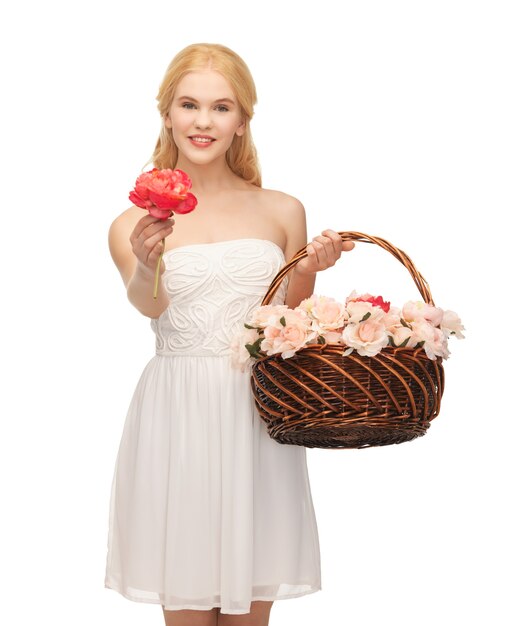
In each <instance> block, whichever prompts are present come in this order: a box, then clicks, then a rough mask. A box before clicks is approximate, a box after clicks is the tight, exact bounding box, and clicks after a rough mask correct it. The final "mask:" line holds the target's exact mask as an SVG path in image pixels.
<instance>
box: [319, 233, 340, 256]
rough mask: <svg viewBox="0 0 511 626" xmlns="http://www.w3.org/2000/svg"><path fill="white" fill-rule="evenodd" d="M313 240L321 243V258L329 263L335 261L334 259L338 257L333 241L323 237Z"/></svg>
mask: <svg viewBox="0 0 511 626" xmlns="http://www.w3.org/2000/svg"><path fill="white" fill-rule="evenodd" d="M323 232H325V231H323ZM314 239H315V240H316V241H319V243H321V244H322V246H323V249H324V254H325V256H324V257H323V258H326V259H328V260H329V261H335V259H336V258H337V257H338V256H339V253H338V252H337V250H336V246H335V242H334V241H333V239H332V238H331V237H327V236H325V235H318V236H317V237H314Z"/></svg>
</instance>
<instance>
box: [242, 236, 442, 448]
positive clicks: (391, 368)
mask: <svg viewBox="0 0 511 626" xmlns="http://www.w3.org/2000/svg"><path fill="white" fill-rule="evenodd" d="M338 234H339V235H341V236H342V238H343V240H345V241H360V242H364V243H373V244H376V245H378V246H381V247H382V248H384V249H385V250H387V251H388V252H390V253H391V254H392V255H393V256H394V257H396V258H397V259H398V260H399V261H400V262H401V263H402V264H403V265H404V266H405V267H406V268H407V269H408V271H409V272H410V274H411V276H412V278H413V280H414V282H415V284H416V286H417V288H418V290H419V292H420V294H421V296H422V298H423V300H424V301H425V302H426V303H427V304H431V305H433V306H434V302H433V298H432V297H431V292H430V290H429V286H428V283H427V282H426V280H425V279H424V278H423V277H422V275H421V274H420V273H419V272H418V271H417V269H416V268H415V266H414V264H413V262H412V261H411V259H410V258H409V257H408V255H407V254H406V253H405V252H403V251H402V250H399V249H398V248H396V247H394V246H393V245H392V244H391V243H389V242H388V241H386V240H385V239H381V238H380V237H374V236H371V235H365V234H364V233H359V232H354V231H339V233H338ZM306 256H307V251H306V246H304V247H303V248H302V249H300V250H299V251H298V252H297V253H296V254H295V255H294V257H293V258H292V259H291V260H290V261H289V262H288V263H287V264H286V265H285V266H284V267H282V269H281V270H280V272H279V273H278V274H277V275H276V276H275V278H274V279H273V281H272V283H271V284H270V286H269V287H268V291H267V293H266V295H265V296H264V298H263V300H262V303H261V305H266V304H270V303H271V300H272V298H273V296H274V295H275V293H276V292H277V290H278V288H279V286H280V283H281V282H282V281H283V280H284V277H285V276H286V275H287V274H288V272H290V271H291V270H292V269H293V267H294V266H295V265H296V264H297V263H298V262H299V261H300V260H301V259H303V258H305V257H306ZM345 350H346V346H340V345H335V344H309V345H306V346H305V347H303V348H302V349H300V350H298V351H297V352H296V353H295V354H294V355H293V356H292V357H290V358H288V359H283V358H282V355H281V354H274V355H268V356H264V357H262V358H260V359H258V360H257V361H255V363H254V364H253V367H252V372H251V381H250V382H251V388H252V394H253V397H254V399H255V403H256V407H257V410H258V412H259V415H260V416H261V418H262V419H263V420H264V422H265V423H266V425H267V430H268V434H269V435H270V437H271V438H272V439H274V440H275V441H277V442H278V443H282V444H292V445H301V446H306V447H309V448H368V447H374V446H385V445H390V444H397V443H403V442H406V441H411V440H412V439H415V438H417V437H420V436H422V435H424V434H425V433H426V431H427V429H428V428H429V426H430V422H431V420H433V419H434V418H435V417H436V416H437V415H438V413H439V411H440V400H441V398H442V394H443V391H444V370H443V365H442V359H441V358H440V357H437V359H436V360H431V359H430V358H429V357H428V356H427V355H426V352H425V351H424V349H423V348H415V349H410V348H408V349H407V348H406V347H405V348H394V347H391V346H387V347H385V348H382V350H381V351H380V352H379V353H378V354H376V355H375V356H371V357H368V356H360V355H359V354H357V353H356V352H352V353H351V354H349V355H347V356H343V352H344V351H345Z"/></svg>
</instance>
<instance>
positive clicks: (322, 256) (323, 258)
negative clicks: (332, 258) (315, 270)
mask: <svg viewBox="0 0 511 626" xmlns="http://www.w3.org/2000/svg"><path fill="white" fill-rule="evenodd" d="M312 245H313V246H314V251H315V253H316V259H317V263H318V265H323V264H324V263H326V262H327V260H328V253H327V250H326V248H325V244H324V243H323V242H321V241H318V240H317V238H316V237H314V239H313V240H312Z"/></svg>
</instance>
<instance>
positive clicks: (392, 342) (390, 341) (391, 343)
mask: <svg viewBox="0 0 511 626" xmlns="http://www.w3.org/2000/svg"><path fill="white" fill-rule="evenodd" d="M389 344H390V345H391V346H392V347H393V348H397V346H396V344H395V343H394V337H393V336H392V335H389Z"/></svg>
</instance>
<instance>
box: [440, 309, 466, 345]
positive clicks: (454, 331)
mask: <svg viewBox="0 0 511 626" xmlns="http://www.w3.org/2000/svg"><path fill="white" fill-rule="evenodd" d="M440 328H441V329H442V331H443V333H444V335H445V336H446V337H449V335H454V336H455V337H457V338H458V339H465V335H464V334H463V333H462V332H461V331H462V330H465V326H463V324H462V323H461V320H460V318H459V317H458V315H457V314H456V313H455V312H454V311H450V310H447V311H444V316H443V318H442V322H441V324H440Z"/></svg>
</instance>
